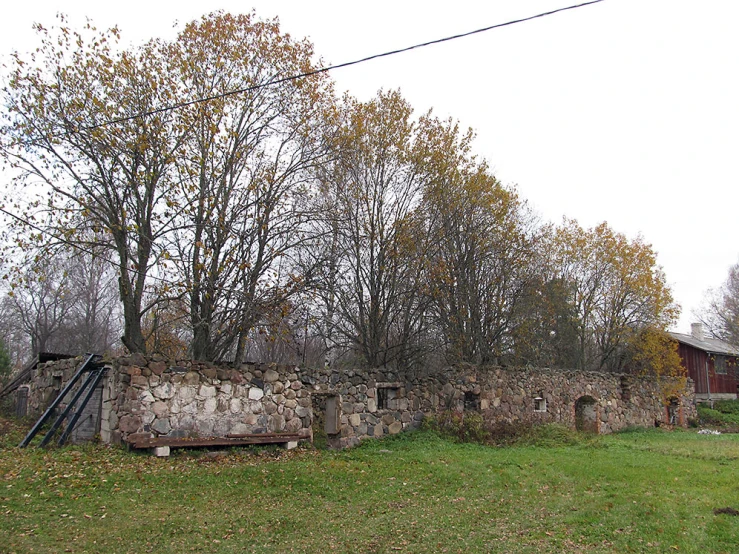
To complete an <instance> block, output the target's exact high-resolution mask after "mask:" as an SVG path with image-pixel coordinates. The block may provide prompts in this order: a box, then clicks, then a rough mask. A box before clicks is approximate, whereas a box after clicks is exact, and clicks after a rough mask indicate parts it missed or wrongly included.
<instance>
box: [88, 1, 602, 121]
mask: <svg viewBox="0 0 739 554" xmlns="http://www.w3.org/2000/svg"><path fill="white" fill-rule="evenodd" d="M604 1H605V0H591V1H589V2H583V3H581V4H575V5H572V6H566V7H564V8H557V9H556V10H551V11H548V12H542V13H539V14H536V15H532V16H529V17H523V18H521V19H513V20H511V21H506V22H505V23H496V24H495V25H490V26H488V27H483V28H481V29H475V30H474V31H468V32H466V33H460V34H457V35H452V36H448V37H444V38H439V39H435V40H430V41H428V42H422V43H420V44H414V45H413V46H407V47H405V48H399V49H397V50H390V51H388V52H383V53H382V54H373V55H372V56H367V57H365V58H361V59H358V60H354V61H350V62H344V63H340V64H336V65H329V66H327V67H322V68H319V69H314V70H313V71H307V72H305V73H300V74H298V75H290V76H288V77H282V78H280V79H276V80H274V81H270V82H268V83H260V84H258V85H252V86H250V87H244V88H240V89H235V90H231V91H228V92H223V93H221V94H215V95H213V96H206V97H204V98H196V99H194V100H188V101H186V102H178V103H176V104H170V105H168V106H162V107H161V108H156V109H153V110H149V111H147V112H141V113H138V114H134V115H130V116H126V117H119V118H117V119H112V120H110V121H106V122H103V123H98V124H96V125H90V126H89V127H83V129H84V130H93V129H98V128H100V127H105V126H107V125H114V124H116V123H124V122H126V121H131V120H133V119H139V118H142V117H147V116H150V115H156V114H160V113H164V112H168V111H171V110H176V109H178V108H185V107H187V106H192V105H194V104H201V103H205V102H210V101H212V100H219V99H221V98H227V97H229V96H235V95H237V94H244V93H245V92H251V91H254V90H258V89H260V88H265V87H270V86H275V85H280V84H282V83H287V82H289V81H295V80H297V79H304V78H305V77H311V76H313V75H318V74H320V73H327V72H329V71H333V70H334V69H342V68H344V67H350V66H352V65H358V64H361V63H365V62H368V61H371V60H376V59H379V58H386V57H388V56H394V55H395V54H402V53H403V52H409V51H411V50H417V49H419V48H424V47H426V46H431V45H433V44H441V43H442V42H449V41H451V40H456V39H459V38H464V37H469V36H472V35H476V34H479V33H484V32H487V31H492V30H493V29H500V28H501V27H508V26H510V25H515V24H517V23H524V22H526V21H532V20H534V19H540V18H542V17H547V16H549V15H554V14H556V13H560V12H564V11H568V10H575V9H577V8H582V7H585V6H590V5H591V4H598V3H600V2H604Z"/></svg>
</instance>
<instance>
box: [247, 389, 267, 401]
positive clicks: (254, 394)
mask: <svg viewBox="0 0 739 554" xmlns="http://www.w3.org/2000/svg"><path fill="white" fill-rule="evenodd" d="M263 396H264V391H263V390H262V389H260V388H257V387H252V388H250V389H249V400H260V399H261V398H262V397H263Z"/></svg>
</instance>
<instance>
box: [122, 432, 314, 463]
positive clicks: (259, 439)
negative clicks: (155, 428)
mask: <svg viewBox="0 0 739 554" xmlns="http://www.w3.org/2000/svg"><path fill="white" fill-rule="evenodd" d="M309 438H310V437H309V436H308V435H307V434H305V433H253V434H244V435H226V436H225V437H192V438H174V437H154V436H152V435H151V434H149V433H135V434H133V435H129V437H128V438H127V439H126V442H127V444H128V446H129V447H130V448H148V449H153V452H154V454H156V455H157V456H160V457H161V456H169V451H170V449H171V448H204V447H209V446H247V445H251V444H279V445H281V446H282V447H283V448H286V449H288V450H290V449H293V448H295V447H296V446H298V441H300V440H307V439H309Z"/></svg>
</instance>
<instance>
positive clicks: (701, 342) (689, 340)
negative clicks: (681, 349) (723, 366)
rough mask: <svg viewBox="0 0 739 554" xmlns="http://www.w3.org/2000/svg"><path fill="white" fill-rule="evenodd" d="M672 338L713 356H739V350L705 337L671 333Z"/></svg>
mask: <svg viewBox="0 0 739 554" xmlns="http://www.w3.org/2000/svg"><path fill="white" fill-rule="evenodd" d="M669 334H670V336H671V337H672V338H673V339H675V340H676V341H678V342H682V343H684V344H687V345H689V346H692V347H693V348H698V349H699V350H703V351H705V352H710V353H712V354H724V355H726V356H739V348H737V347H736V346H734V345H731V344H729V343H728V342H724V341H722V340H719V339H713V338H709V337H704V338H703V339H697V338H695V337H694V336H693V335H685V334H683V333H672V332H671V333H669Z"/></svg>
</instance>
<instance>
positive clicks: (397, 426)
mask: <svg viewBox="0 0 739 554" xmlns="http://www.w3.org/2000/svg"><path fill="white" fill-rule="evenodd" d="M402 430H403V424H402V423H401V422H400V421H396V422H395V423H392V424H390V425H388V428H387V431H388V433H390V434H391V435H397V434H398V433H400V432H401V431H402Z"/></svg>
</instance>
